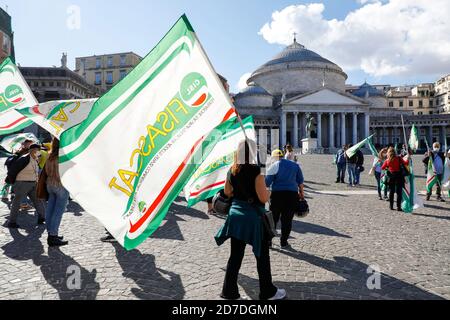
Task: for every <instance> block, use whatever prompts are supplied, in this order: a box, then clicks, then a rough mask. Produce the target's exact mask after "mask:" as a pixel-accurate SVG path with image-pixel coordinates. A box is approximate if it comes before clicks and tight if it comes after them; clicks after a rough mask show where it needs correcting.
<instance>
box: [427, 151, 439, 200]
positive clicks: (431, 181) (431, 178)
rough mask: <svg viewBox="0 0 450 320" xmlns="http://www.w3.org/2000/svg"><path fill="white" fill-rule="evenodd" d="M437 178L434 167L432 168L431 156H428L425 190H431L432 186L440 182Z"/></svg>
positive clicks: (429, 191)
mask: <svg viewBox="0 0 450 320" xmlns="http://www.w3.org/2000/svg"><path fill="white" fill-rule="evenodd" d="M430 153H431V152H430ZM438 180H439V179H438V176H437V174H436V169H435V168H434V164H433V157H431V156H430V157H429V159H428V169H427V192H428V193H431V192H432V190H433V187H434V185H435V184H436V183H440V181H438Z"/></svg>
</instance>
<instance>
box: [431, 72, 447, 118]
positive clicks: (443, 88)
mask: <svg viewBox="0 0 450 320" xmlns="http://www.w3.org/2000/svg"><path fill="white" fill-rule="evenodd" d="M434 91H435V94H434V98H435V103H436V109H437V110H438V112H439V113H450V74H449V75H447V76H445V77H442V78H441V79H439V80H438V81H437V82H436V83H435V85H434Z"/></svg>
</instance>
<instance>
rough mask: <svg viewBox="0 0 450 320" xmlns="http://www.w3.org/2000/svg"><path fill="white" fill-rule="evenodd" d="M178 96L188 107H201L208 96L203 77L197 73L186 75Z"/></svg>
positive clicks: (206, 85)
mask: <svg viewBox="0 0 450 320" xmlns="http://www.w3.org/2000/svg"><path fill="white" fill-rule="evenodd" d="M180 94H181V98H182V99H183V101H184V102H185V103H186V104H187V105H188V106H190V107H193V108H199V107H202V106H203V105H204V104H205V102H206V101H207V100H208V98H209V96H210V95H209V90H208V84H207V82H206V79H205V77H203V76H202V75H201V74H200V73H197V72H192V73H190V74H188V75H187V76H186V77H184V79H183V81H182V82H181V89H180Z"/></svg>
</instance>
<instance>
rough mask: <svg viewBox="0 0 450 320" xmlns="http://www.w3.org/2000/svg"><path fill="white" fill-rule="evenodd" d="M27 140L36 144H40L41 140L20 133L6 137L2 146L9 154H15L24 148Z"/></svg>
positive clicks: (29, 134)
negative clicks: (23, 145) (23, 144)
mask: <svg viewBox="0 0 450 320" xmlns="http://www.w3.org/2000/svg"><path fill="white" fill-rule="evenodd" d="M25 140H31V141H33V142H34V143H37V142H39V139H38V138H36V136H35V135H34V134H32V133H19V134H13V135H10V136H7V137H4V138H3V139H2V140H1V141H0V146H2V147H3V149H5V150H6V151H8V152H9V153H15V152H17V151H18V150H19V149H20V148H21V147H22V143H23V142H24V141H25Z"/></svg>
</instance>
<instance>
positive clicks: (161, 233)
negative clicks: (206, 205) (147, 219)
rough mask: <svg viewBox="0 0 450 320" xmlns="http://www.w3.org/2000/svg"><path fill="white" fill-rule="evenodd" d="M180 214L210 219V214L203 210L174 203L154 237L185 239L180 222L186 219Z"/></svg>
mask: <svg viewBox="0 0 450 320" xmlns="http://www.w3.org/2000/svg"><path fill="white" fill-rule="evenodd" d="M180 216H190V217H192V218H195V219H201V220H209V216H208V215H207V214H206V213H204V212H202V211H199V210H197V209H193V208H187V207H185V206H183V205H179V204H175V203H174V204H172V206H171V207H170V209H169V212H168V213H167V215H166V217H165V218H164V221H165V223H164V225H162V226H161V227H160V228H158V229H157V230H156V231H155V233H154V234H153V235H152V238H156V239H170V240H178V241H184V236H183V233H182V232H181V229H180V226H179V225H178V222H179V221H186V220H185V219H183V218H181V217H180Z"/></svg>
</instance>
